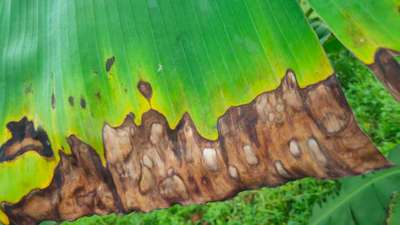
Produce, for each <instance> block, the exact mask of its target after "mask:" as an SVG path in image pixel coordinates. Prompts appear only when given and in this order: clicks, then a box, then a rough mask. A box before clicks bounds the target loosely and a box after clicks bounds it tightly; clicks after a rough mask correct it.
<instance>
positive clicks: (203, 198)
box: [0, 0, 393, 224]
mask: <svg viewBox="0 0 400 225" xmlns="http://www.w3.org/2000/svg"><path fill="white" fill-rule="evenodd" d="M0 10H1V14H0V30H1V32H2V35H0V46H1V48H0V51H1V52H0V54H1V55H0V108H1V110H0V143H4V144H2V146H1V148H0V186H1V187H2V188H1V190H0V202H4V206H3V208H5V210H6V213H7V215H9V216H10V218H11V222H12V223H21V224H32V223H36V222H38V221H41V220H43V219H54V220H65V219H76V218H77V217H79V216H83V215H88V214H93V213H98V214H105V213H109V212H130V211H132V210H143V211H148V210H152V209H154V208H160V207H168V206H170V205H171V204H174V203H181V204H191V203H202V202H207V201H211V200H220V199H225V198H228V197H230V196H232V195H233V194H235V193H237V192H238V191H240V190H242V189H246V188H254V187H258V186H263V185H270V186H276V185H279V184H282V183H284V182H287V181H288V180H291V179H299V178H301V177H305V176H314V177H318V178H328V177H329V178H331V177H340V176H344V175H354V174H359V173H363V172H365V171H368V170H373V169H377V168H383V167H386V166H388V163H387V162H386V160H385V159H384V157H383V156H382V155H380V154H379V153H378V152H377V150H376V148H375V147H374V146H373V144H372V143H371V142H370V141H369V140H368V138H367V137H366V136H365V135H364V134H363V133H362V131H361V130H360V129H359V128H358V126H357V124H356V122H355V119H354V117H353V115H352V113H351V110H350V109H349V107H348V105H347V103H346V101H345V99H344V96H343V94H342V92H341V91H340V87H339V86H338V85H337V83H336V80H335V78H334V77H333V76H332V75H333V74H334V71H333V70H332V68H331V66H330V64H329V61H328V59H327V58H326V55H325V53H324V51H323V50H322V47H321V46H320V43H319V40H318V39H317V36H316V35H315V33H314V32H313V31H312V29H311V27H310V25H309V24H308V23H307V20H306V18H305V16H304V14H303V12H302V10H301V8H300V6H299V5H298V3H297V1H296V0H285V1H282V0H268V1H265V0H254V1H246V0H220V1H211V0H165V1H161V0H135V1H132V0H117V1H79V0H71V1H65V0H32V1H23V0H13V1H11V0H5V1H0ZM392 22H393V21H392ZM130 113H132V114H130ZM126 115H128V116H127V117H126V119H125V121H124V122H123V123H122V125H120V126H117V125H119V124H120V123H121V121H123V118H124V117H125V116H126ZM65 153H67V154H68V153H72V154H71V155H66V154H65ZM10 180H12V181H10ZM222 187H223V188H222ZM32 190H35V191H33V192H31V191H32ZM29 193H30V194H29ZM24 196H25V197H24ZM54 196H61V197H57V198H55V197H54ZM85 197H87V198H85ZM39 205H40V207H38V206H39ZM0 219H1V220H2V221H3V222H4V223H6V222H7V221H6V218H3V216H2V214H0Z"/></svg>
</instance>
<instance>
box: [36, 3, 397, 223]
mask: <svg viewBox="0 0 400 225" xmlns="http://www.w3.org/2000/svg"><path fill="white" fill-rule="evenodd" d="M301 2H302V1H301ZM302 6H303V9H304V10H305V11H306V14H307V16H308V18H309V20H310V24H311V25H312V26H313V28H314V29H315V31H316V33H317V35H318V36H319V38H320V41H321V43H322V44H323V46H324V48H325V50H326V52H327V54H328V56H329V58H330V60H331V63H332V65H333V67H334V68H335V70H336V73H337V77H338V79H339V81H340V84H341V85H342V88H343V90H344V92H345V95H346V97H347V100H348V102H349V104H350V106H351V108H352V109H353V112H354V114H355V116H356V118H357V121H358V123H359V124H360V126H361V128H362V129H363V130H364V131H365V132H366V133H367V134H368V135H369V136H370V137H371V139H372V140H373V142H374V143H375V145H376V146H377V147H378V148H379V149H380V151H381V152H382V153H383V154H385V155H388V153H389V152H390V150H391V149H394V148H395V146H397V145H399V144H400V104H398V103H397V102H396V101H395V100H394V99H393V98H392V97H391V96H390V94H389V93H388V92H387V91H386V90H385V89H384V87H383V86H382V85H381V83H380V82H379V81H378V80H377V79H376V78H375V76H374V75H373V74H372V73H371V72H370V71H369V69H368V68H367V67H366V66H365V65H363V64H362V63H361V62H359V61H358V60H357V59H355V58H354V57H353V55H352V54H351V52H349V51H348V50H346V49H345V48H344V47H343V46H342V45H341V44H340V43H339V42H338V41H337V40H336V39H335V37H334V36H333V35H332V34H331V33H330V32H329V31H328V29H327V27H326V26H325V25H324V23H323V22H322V21H321V20H320V19H319V18H318V15H315V13H314V12H313V11H312V10H311V9H309V8H307V7H308V6H307V4H306V3H304V2H302ZM340 186H341V184H340V182H339V181H327V180H325V181H321V180H315V179H311V178H307V179H303V180H299V181H294V182H290V183H288V184H286V185H283V186H281V187H278V188H262V189H260V190H254V191H245V192H242V193H240V194H239V195H238V196H236V197H235V198H233V199H231V200H227V201H224V202H215V203H208V204H205V205H190V206H179V205H176V206H173V207H171V208H169V209H163V210H156V211H153V212H150V213H136V212H134V213H131V214H128V215H116V214H111V215H108V216H91V217H84V218H81V219H79V220H77V221H75V222H64V223H63V224H76V225H78V224H79V225H80V224H137V225H157V224H160V225H161V224H163V225H165V224H171V225H181V224H196V225H211V224H215V225H219V224H228V225H240V224H248V225H252V224H254V225H256V224H257V225H260V224H273V225H275V224H276V225H281V224H287V225H300V224H308V222H309V220H310V218H311V215H312V212H313V208H314V207H316V206H317V205H323V204H324V202H325V201H326V199H327V198H330V197H332V196H334V195H336V194H338V193H339V192H340ZM49 224H54V222H50V221H47V222H43V223H42V225H49Z"/></svg>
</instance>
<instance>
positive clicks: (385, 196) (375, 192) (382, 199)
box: [310, 147, 400, 225]
mask: <svg viewBox="0 0 400 225" xmlns="http://www.w3.org/2000/svg"><path fill="white" fill-rule="evenodd" d="M389 160H390V161H392V162H393V163H394V164H395V166H394V167H393V168H391V169H387V170H384V171H378V172H373V173H371V174H368V175H361V176H357V177H350V178H344V179H342V180H340V183H341V190H340V192H339V194H338V196H333V197H332V198H331V199H329V200H327V202H326V203H323V204H322V205H321V206H316V207H315V209H314V211H313V217H312V218H311V220H310V225H328V224H332V225H334V224H357V225H381V224H398V223H396V222H395V221H399V218H400V214H399V197H398V192H399V191H400V147H397V149H395V150H392V151H391V152H390V154H389ZM385 222H387V223H385Z"/></svg>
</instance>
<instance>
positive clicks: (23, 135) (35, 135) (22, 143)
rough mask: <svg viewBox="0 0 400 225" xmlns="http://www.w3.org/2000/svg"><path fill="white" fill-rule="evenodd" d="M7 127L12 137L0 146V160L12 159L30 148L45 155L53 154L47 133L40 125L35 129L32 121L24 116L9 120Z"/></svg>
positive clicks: (50, 155)
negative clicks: (17, 119) (16, 119)
mask: <svg viewBox="0 0 400 225" xmlns="http://www.w3.org/2000/svg"><path fill="white" fill-rule="evenodd" d="M7 129H8V130H9V131H10V132H11V135H12V137H11V139H9V140H8V141H7V142H6V143H4V144H3V145H2V146H0V162H2V161H7V160H12V159H14V158H15V157H17V156H19V155H21V154H23V153H25V152H27V151H32V150H33V151H36V152H38V153H39V154H41V155H43V156H45V157H52V156H53V150H52V149H51V146H50V142H49V139H48V136H47V133H46V132H45V131H44V130H43V129H42V128H40V127H39V128H37V129H35V126H34V125H33V122H32V121H29V120H28V119H27V118H26V117H24V118H22V119H21V120H20V121H12V122H9V123H8V124H7Z"/></svg>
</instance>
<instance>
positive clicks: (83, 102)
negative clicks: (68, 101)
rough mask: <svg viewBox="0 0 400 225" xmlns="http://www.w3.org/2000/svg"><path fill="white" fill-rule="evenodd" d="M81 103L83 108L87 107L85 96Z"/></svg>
mask: <svg viewBox="0 0 400 225" xmlns="http://www.w3.org/2000/svg"><path fill="white" fill-rule="evenodd" d="M80 104H81V108H82V109H86V100H85V99H84V98H81V102H80Z"/></svg>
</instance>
